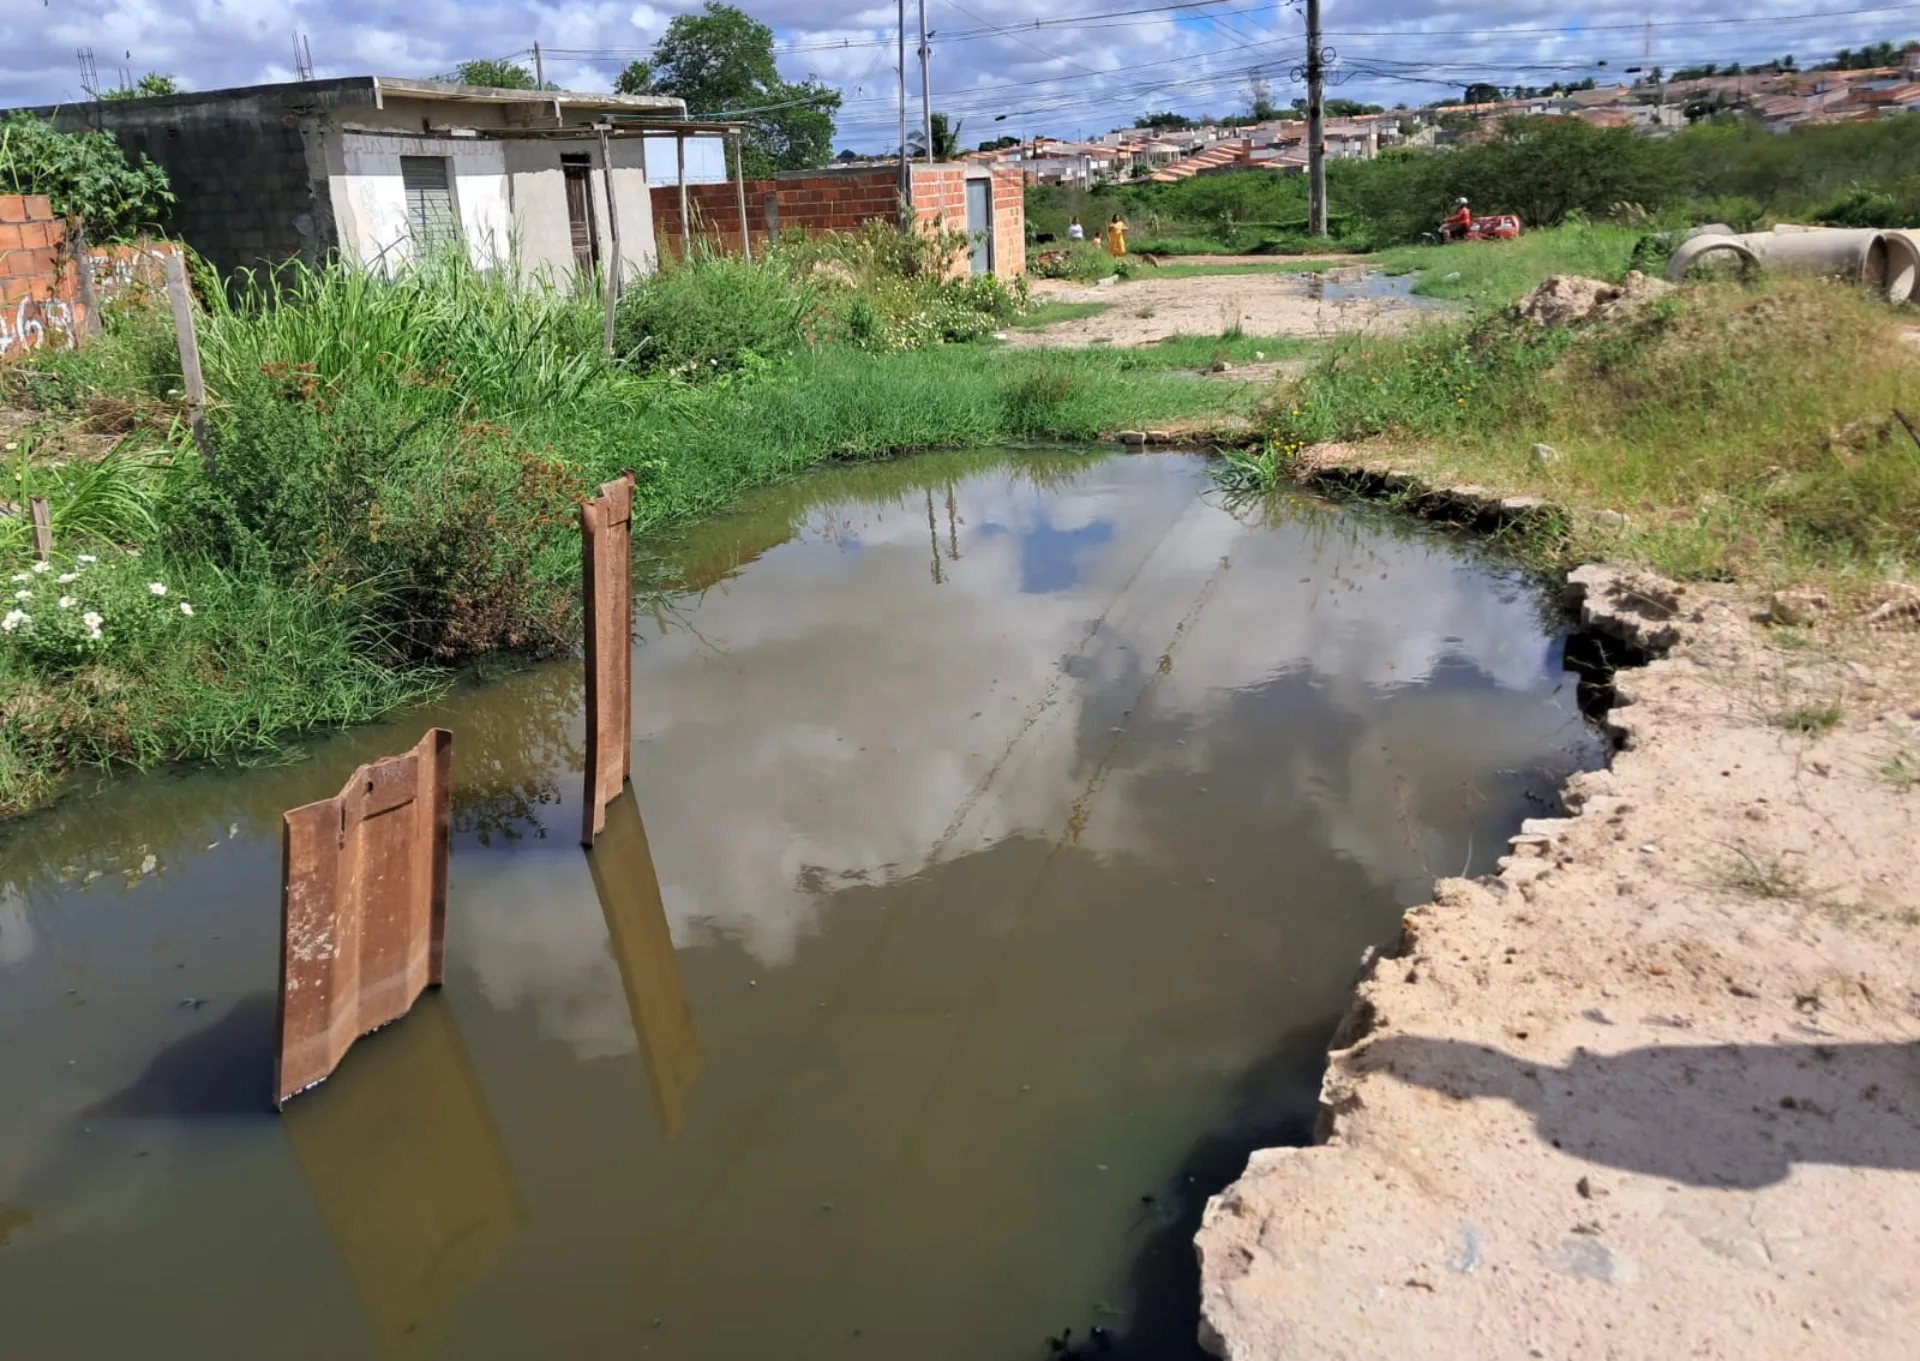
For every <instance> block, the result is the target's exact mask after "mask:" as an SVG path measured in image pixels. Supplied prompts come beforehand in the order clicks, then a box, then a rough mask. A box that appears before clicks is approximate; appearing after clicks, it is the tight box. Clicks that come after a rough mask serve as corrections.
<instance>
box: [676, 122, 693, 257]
mask: <svg viewBox="0 0 1920 1361" xmlns="http://www.w3.org/2000/svg"><path fill="white" fill-rule="evenodd" d="M673 150H674V153H675V154H676V155H677V156H678V157H679V158H680V258H681V259H682V260H687V259H691V258H692V256H691V254H690V251H689V247H691V245H692V244H693V222H692V220H691V219H690V218H689V216H688V214H687V134H686V133H684V132H678V131H676V132H675V133H674V134H673Z"/></svg>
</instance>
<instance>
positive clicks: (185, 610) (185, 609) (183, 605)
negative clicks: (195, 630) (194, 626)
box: [180, 600, 193, 619]
mask: <svg viewBox="0 0 1920 1361" xmlns="http://www.w3.org/2000/svg"><path fill="white" fill-rule="evenodd" d="M180 613H182V614H184V615H186V616H187V618H189V619H191V618H193V606H191V605H189V604H188V603H187V602H186V601H184V600H183V601H181V602H180Z"/></svg>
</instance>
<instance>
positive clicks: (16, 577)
mask: <svg viewBox="0 0 1920 1361" xmlns="http://www.w3.org/2000/svg"><path fill="white" fill-rule="evenodd" d="M32 580H33V578H32V577H30V576H28V575H27V574H26V573H25V572H15V573H14V574H13V584H14V585H16V586H18V585H19V584H20V583H21V582H23V581H32Z"/></svg>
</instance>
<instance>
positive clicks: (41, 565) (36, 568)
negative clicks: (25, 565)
mask: <svg viewBox="0 0 1920 1361" xmlns="http://www.w3.org/2000/svg"><path fill="white" fill-rule="evenodd" d="M52 570H53V564H52V563H50V562H36V563H34V564H33V574H34V575H35V576H43V575H45V574H46V573H48V572H51V571H52Z"/></svg>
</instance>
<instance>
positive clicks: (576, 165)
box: [560, 156, 600, 275]
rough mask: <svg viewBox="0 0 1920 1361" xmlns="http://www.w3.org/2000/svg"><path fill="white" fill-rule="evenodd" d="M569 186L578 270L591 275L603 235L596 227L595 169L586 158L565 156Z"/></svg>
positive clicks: (569, 216)
mask: <svg viewBox="0 0 1920 1361" xmlns="http://www.w3.org/2000/svg"><path fill="white" fill-rule="evenodd" d="M560 173H561V174H562V175H563V176H565V178H566V184H567V231H568V233H569V234H570V235H571V236H572V238H573V263H574V267H575V268H576V269H578V270H579V271H580V273H581V274H583V275H591V274H592V273H593V270H594V266H595V265H597V264H599V262H600V234H599V233H598V232H597V231H595V230H594V223H593V166H592V164H591V163H590V162H589V160H588V158H587V157H585V156H562V157H561V158H560Z"/></svg>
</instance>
